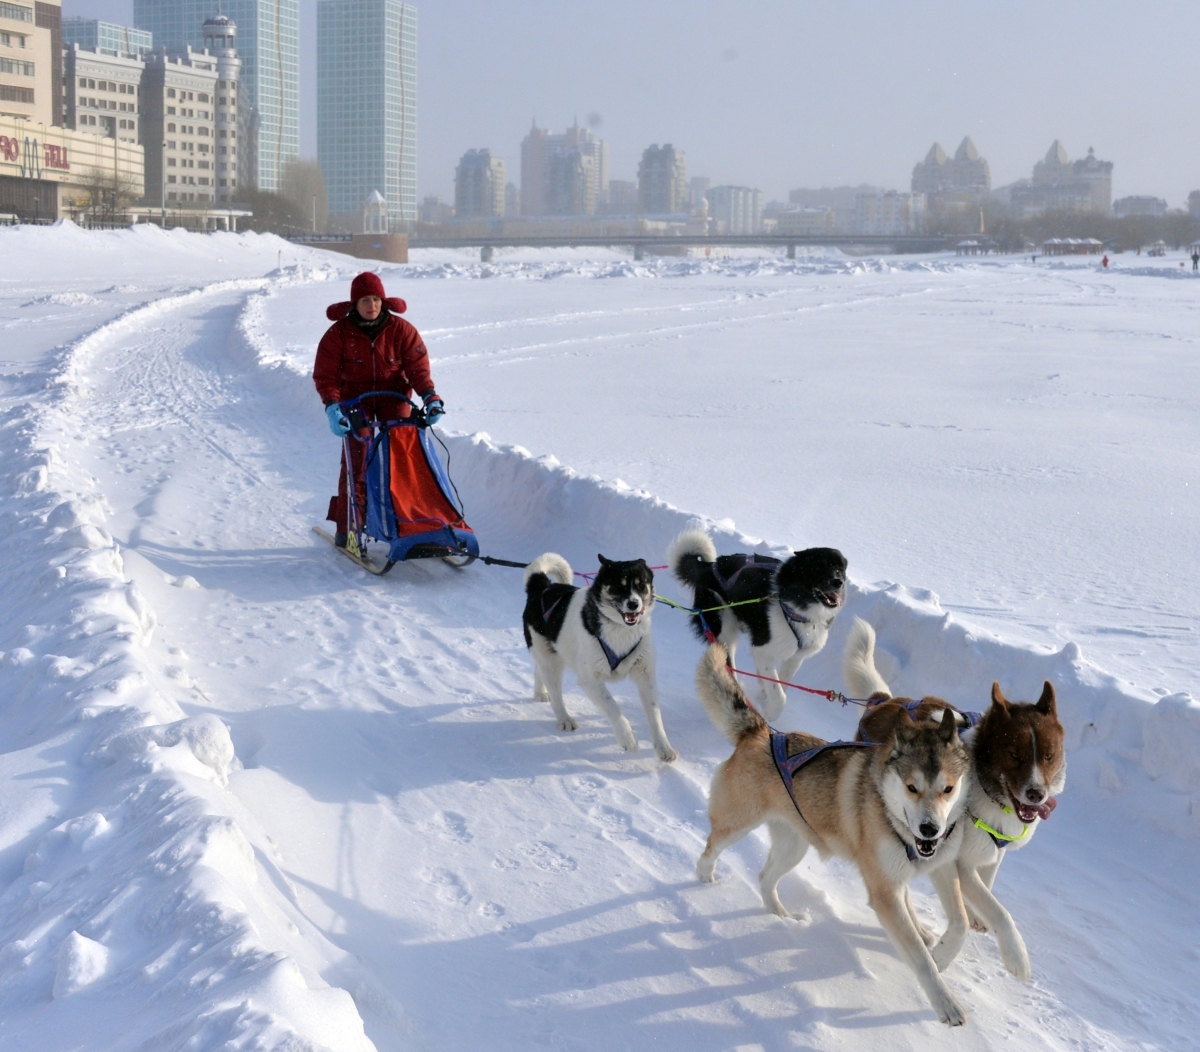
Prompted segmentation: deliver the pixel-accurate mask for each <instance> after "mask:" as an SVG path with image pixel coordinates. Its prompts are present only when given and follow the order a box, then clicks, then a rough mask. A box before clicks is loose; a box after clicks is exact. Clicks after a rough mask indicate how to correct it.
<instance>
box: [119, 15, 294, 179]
mask: <svg viewBox="0 0 1200 1052" xmlns="http://www.w3.org/2000/svg"><path fill="white" fill-rule="evenodd" d="M217 6H218V5H217V3H216V0H133V21H134V24H135V25H136V26H137V27H138V28H139V29H146V30H149V31H150V32H151V33H153V34H154V43H155V46H156V47H160V48H162V47H165V48H167V49H168V50H169V51H172V52H175V51H181V50H182V49H184V48H186V47H188V46H190V47H192V48H195V49H197V50H199V49H202V48H203V47H204V23H205V20H207V19H209V18H212V17H213V15H214V13H215V9H216V8H217ZM220 10H221V13H222V14H224V15H226V16H228V17H229V18H230V19H231V20H232V21H233V22H235V23H236V24H237V28H238V32H237V37H238V40H237V49H238V54H239V55H240V56H241V60H242V71H241V77H242V83H243V84H244V87H245V93H246V102H247V104H248V107H249V109H250V110H251V112H250V113H248V114H246V115H243V116H244V117H245V118H248V119H247V123H248V125H249V126H250V127H252V128H257V142H256V143H250V142H247V143H245V144H244V145H243V146H239V149H246V151H247V153H248V154H249V153H252V155H253V164H252V165H250V164H249V162H250V157H247V158H246V165H247V166H246V167H243V166H242V164H240V163H239V172H238V175H239V179H238V184H239V186H240V185H242V184H243V183H246V184H249V185H254V186H257V187H258V188H259V189H261V190H271V191H278V190H279V186H280V174H281V172H282V170H283V165H284V164H285V163H286V162H287V161H288V159H289V158H292V157H296V156H298V155H299V153H300V0H220ZM239 157H240V155H239Z"/></svg>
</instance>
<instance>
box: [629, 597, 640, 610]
mask: <svg viewBox="0 0 1200 1052" xmlns="http://www.w3.org/2000/svg"><path fill="white" fill-rule="evenodd" d="M641 605H642V604H641V600H639V599H626V600H625V608H626V609H627V610H636V609H637V608H638V607H639V606H641Z"/></svg>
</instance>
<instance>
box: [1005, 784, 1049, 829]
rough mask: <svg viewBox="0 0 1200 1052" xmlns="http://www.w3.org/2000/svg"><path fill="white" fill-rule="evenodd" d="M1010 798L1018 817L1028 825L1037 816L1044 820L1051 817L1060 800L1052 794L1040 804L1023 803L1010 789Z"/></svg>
mask: <svg viewBox="0 0 1200 1052" xmlns="http://www.w3.org/2000/svg"><path fill="white" fill-rule="evenodd" d="M1008 799H1009V800H1010V801H1011V803H1012V806H1013V810H1014V811H1015V812H1016V815H1017V817H1018V818H1019V819H1020V820H1021V821H1022V822H1024V823H1025V824H1026V825H1029V823H1030V822H1032V821H1033V820H1034V819H1035V818H1040V819H1041V820H1042V821H1043V822H1044V821H1045V820H1046V819H1047V818H1049V817H1050V812H1051V811H1053V810H1054V809H1055V808H1056V807H1057V806H1058V801H1057V800H1055V799H1054V797H1052V796H1048V797H1046V799H1045V800H1044V801H1043V802H1042V803H1040V804H1023V803H1021V802H1020V801H1019V800H1018V799H1017V798H1016V797H1015V796H1013V794H1012V791H1011V790H1009V793H1008Z"/></svg>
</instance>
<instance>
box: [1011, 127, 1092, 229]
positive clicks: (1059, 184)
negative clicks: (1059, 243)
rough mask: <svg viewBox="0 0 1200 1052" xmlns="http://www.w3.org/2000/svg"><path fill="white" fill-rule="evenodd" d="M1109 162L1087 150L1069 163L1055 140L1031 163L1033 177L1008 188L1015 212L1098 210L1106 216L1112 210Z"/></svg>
mask: <svg viewBox="0 0 1200 1052" xmlns="http://www.w3.org/2000/svg"><path fill="white" fill-rule="evenodd" d="M1112 169H1113V164H1112V161H1101V160H1097V158H1096V151H1095V150H1092V149H1090V148H1089V149H1088V155H1087V157H1085V158H1083V159H1082V160H1078V161H1075V162H1073V163H1072V161H1071V159H1070V157H1068V156H1067V151H1066V150H1065V149H1064V148H1063V145H1062V143H1061V142H1059V141H1058V140H1057V139H1055V140H1054V142H1053V143H1051V144H1050V149H1049V150H1048V151H1047V152H1046V156H1045V157H1043V158H1042V160H1040V161H1038V162H1037V164H1035V165H1034V166H1033V178H1032V179H1031V180H1022V182H1021V184H1020V185H1017V186H1014V187H1012V189H1011V190H1010V191H1009V200H1010V202H1011V204H1012V208H1013V210H1014V211H1015V212H1016V213H1017V214H1018V215H1036V214H1038V213H1041V212H1052V211H1058V212H1098V213H1100V214H1101V215H1108V213H1109V212H1110V211H1111V209H1112Z"/></svg>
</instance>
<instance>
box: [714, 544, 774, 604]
mask: <svg viewBox="0 0 1200 1052" xmlns="http://www.w3.org/2000/svg"><path fill="white" fill-rule="evenodd" d="M725 558H728V559H733V558H738V559H741V560H742V565H741V566H739V567H738V568H737V569H736V570H734V571H733V573H732V574H730V575H729V577H722V576H721V571H720V570H718V569H717V564H716V563H715V562H714V563H712V564H711V565H712V572H713V576H714V577H715V578H716V579H717V584H719V585H720V586H721V590H722V591H723V592H724V593H725V594H726V595H728V594H729V590H730V589H731V588H732V587H733V585H734V582H735V581H737V579H738V578H739V577H740V576H741V575H742V571H743V570H745V569H747V568H749V567H755V566H778V565H779V560H778V559H776V558H773V557H772V556H770V555H759V554H758V553H757V552H754V553H751V554H750V555H744V554H740V553H739V554H738V555H737V556H732V555H729V556H726V557H725Z"/></svg>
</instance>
